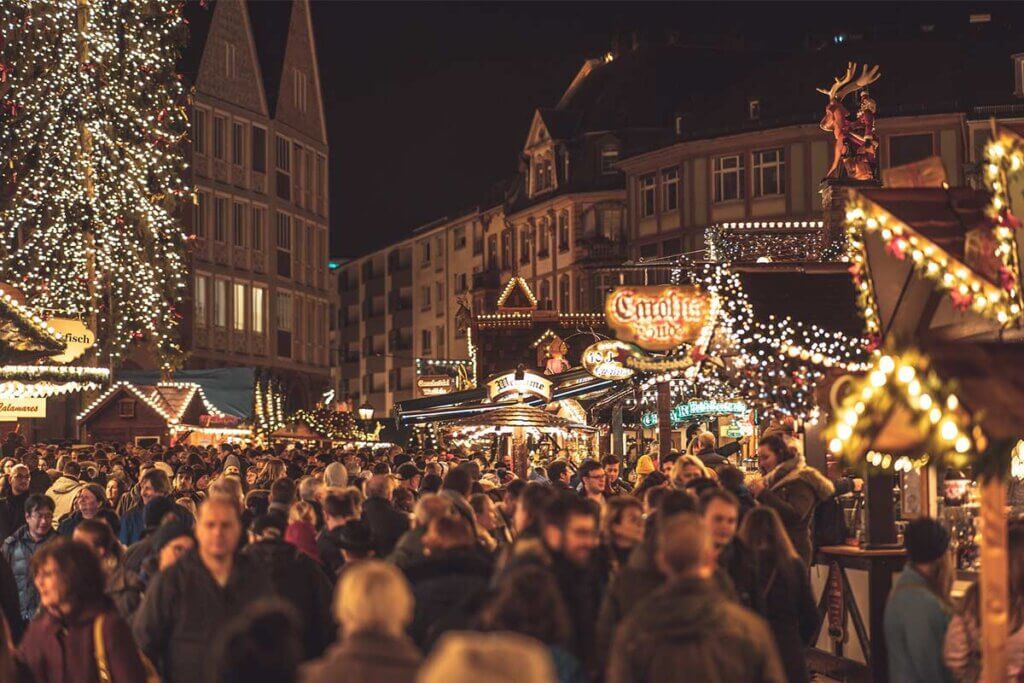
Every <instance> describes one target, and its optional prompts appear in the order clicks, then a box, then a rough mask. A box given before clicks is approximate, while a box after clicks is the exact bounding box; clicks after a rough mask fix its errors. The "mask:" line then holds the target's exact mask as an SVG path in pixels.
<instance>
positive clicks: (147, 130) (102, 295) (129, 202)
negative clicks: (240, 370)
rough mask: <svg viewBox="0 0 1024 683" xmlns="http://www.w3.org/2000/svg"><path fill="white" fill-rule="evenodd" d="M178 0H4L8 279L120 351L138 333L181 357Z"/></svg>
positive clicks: (0, 217)
mask: <svg viewBox="0 0 1024 683" xmlns="http://www.w3.org/2000/svg"><path fill="white" fill-rule="evenodd" d="M182 5H183V3H180V2H179V1H178V0H47V1H46V2H40V1H38V0H4V2H2V3H0V79H2V82H0V164H2V166H0V173H2V183H0V185H2V187H3V191H4V196H3V198H2V200H0V279H2V280H4V281H7V282H10V283H11V284H13V285H15V286H17V287H19V288H21V289H22V290H23V291H24V292H25V294H26V295H27V297H28V299H29V300H30V301H31V302H32V304H33V305H34V306H36V307H38V308H41V309H44V310H48V311H54V312H57V313H59V314H60V315H64V316H69V317H80V318H81V319H82V320H84V321H86V323H87V324H95V325H96V327H97V330H96V332H97V340H98V341H97V346H98V349H97V350H98V353H99V358H100V359H101V361H102V362H104V363H110V364H113V365H117V364H118V363H120V362H121V361H123V360H124V358H125V357H126V356H127V355H128V353H129V351H130V347H131V346H132V345H133V344H136V343H140V342H145V343H153V344H154V345H155V346H156V348H157V349H158V351H159V353H160V355H161V358H162V360H163V362H164V363H165V364H170V365H174V364H176V362H177V361H178V360H179V357H180V347H179V344H178V334H177V324H178V318H179V317H180V314H179V312H178V307H179V306H180V302H181V299H182V296H183V294H184V292H185V283H186V278H185V274H186V267H187V263H186V240H187V235H186V234H185V233H184V230H183V227H182V225H181V223H180V221H179V220H178V219H177V218H176V216H175V215H174V209H175V204H176V203H177V202H178V201H179V200H181V199H183V198H188V197H190V196H191V190H190V189H189V188H188V187H187V186H186V185H185V183H184V179H183V178H184V171H185V161H184V158H183V156H182V151H183V150H182V144H183V140H184V139H185V137H186V135H187V130H188V120H187V115H186V110H185V108H184V106H183V105H184V103H185V88H184V86H183V84H182V82H181V80H180V78H179V76H178V74H177V73H176V71H175V62H176V60H177V59H178V56H179V53H180V50H181V48H182V46H183V45H184V42H185V39H186V38H187V27H186V25H185V23H184V21H183V20H182V17H181V7H182Z"/></svg>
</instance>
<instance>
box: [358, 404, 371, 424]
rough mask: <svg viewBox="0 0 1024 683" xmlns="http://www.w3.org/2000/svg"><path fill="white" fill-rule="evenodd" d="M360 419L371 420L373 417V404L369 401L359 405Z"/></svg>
mask: <svg viewBox="0 0 1024 683" xmlns="http://www.w3.org/2000/svg"><path fill="white" fill-rule="evenodd" d="M359 419H360V420H363V421H364V422H369V421H370V420H372V419H373V406H371V405H370V404H369V403H364V404H363V405H361V406H359Z"/></svg>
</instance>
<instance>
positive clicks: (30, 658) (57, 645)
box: [17, 603, 146, 683]
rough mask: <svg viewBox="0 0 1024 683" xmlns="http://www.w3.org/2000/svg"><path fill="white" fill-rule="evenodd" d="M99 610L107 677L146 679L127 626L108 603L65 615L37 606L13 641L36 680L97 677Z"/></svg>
mask: <svg viewBox="0 0 1024 683" xmlns="http://www.w3.org/2000/svg"><path fill="white" fill-rule="evenodd" d="M101 614H102V615H103V645H104V648H105V651H106V658H107V664H108V665H109V667H110V675H111V681H112V683H135V682H137V681H145V680H146V669H145V667H144V665H143V663H142V659H141V658H140V657H139V651H138V649H137V648H136V647H135V641H134V640H132V632H131V629H130V628H129V627H128V624H127V623H126V622H125V621H124V619H122V618H121V617H120V615H118V613H117V610H115V609H114V607H113V605H111V604H109V603H106V604H104V605H101V606H97V607H93V608H91V609H85V610H82V611H81V612H79V613H78V614H77V615H75V616H73V617H70V618H67V619H58V618H57V617H55V616H54V615H52V614H51V613H50V612H48V611H44V612H42V613H41V614H40V615H39V616H38V617H37V618H36V619H35V620H33V621H32V623H31V624H29V627H28V630H26V631H25V637H24V639H22V641H21V645H20V646H19V647H18V654H17V658H18V661H19V662H20V663H21V664H22V665H24V666H25V668H27V669H28V670H29V671H30V672H31V674H32V677H33V679H34V680H36V681H37V682H43V681H45V682H46V683H99V682H100V677H99V671H98V668H97V666H96V648H95V643H94V637H93V628H94V626H93V625H94V622H95V621H96V618H97V617H98V616H99V615H101Z"/></svg>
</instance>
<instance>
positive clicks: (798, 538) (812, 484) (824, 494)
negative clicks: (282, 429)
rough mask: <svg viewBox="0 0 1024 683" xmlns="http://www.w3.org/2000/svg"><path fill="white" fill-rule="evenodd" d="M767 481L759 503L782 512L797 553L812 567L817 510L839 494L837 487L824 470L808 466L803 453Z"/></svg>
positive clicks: (775, 470) (775, 471)
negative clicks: (834, 495)
mask: <svg viewBox="0 0 1024 683" xmlns="http://www.w3.org/2000/svg"><path fill="white" fill-rule="evenodd" d="M764 481H765V488H764V490H762V491H761V493H759V494H758V495H757V502H759V503H761V504H762V505H767V506H768V507H770V508H773V509H774V510H775V511H776V512H778V513H779V517H780V518H782V524H783V526H785V527H786V533H787V534H789V540H790V541H792V542H793V548H794V549H795V550H796V553H797V555H799V556H800V559H801V560H803V561H804V564H805V565H807V566H810V565H811V562H812V560H813V559H814V557H813V556H814V551H813V545H812V542H811V522H812V521H813V519H814V509H815V508H816V507H818V504H819V503H820V502H822V501H824V500H828V499H829V498H830V497H831V496H832V494H833V493H835V490H836V489H835V486H834V485H833V484H832V482H831V481H829V480H828V479H827V478H826V477H825V475H823V474H822V473H821V472H819V471H818V470H816V469H814V468H813V467H808V466H807V462H806V461H805V460H804V456H802V455H798V456H796V457H794V458H790V459H789V460H786V461H784V462H781V463H779V464H778V465H776V467H775V469H773V470H772V471H771V472H769V473H768V474H766V475H765V477H764Z"/></svg>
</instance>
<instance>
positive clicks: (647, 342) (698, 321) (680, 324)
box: [605, 285, 711, 351]
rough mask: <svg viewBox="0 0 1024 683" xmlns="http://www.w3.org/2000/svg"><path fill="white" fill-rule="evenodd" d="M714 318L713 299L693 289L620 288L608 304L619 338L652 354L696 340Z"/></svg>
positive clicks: (607, 311)
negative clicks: (711, 316) (712, 310)
mask: <svg viewBox="0 0 1024 683" xmlns="http://www.w3.org/2000/svg"><path fill="white" fill-rule="evenodd" d="M710 314H711V298H710V297H709V296H708V295H707V294H705V293H703V292H701V290H700V289H699V288H697V287H692V286H689V287H677V286H675V285H665V286H654V287H619V288H618V289H616V290H614V291H613V292H612V293H611V294H609V295H608V299H607V301H606V302H605V317H606V318H607V319H608V326H609V327H611V328H612V329H613V330H615V335H616V336H617V337H618V338H619V339H621V340H622V341H626V342H634V343H636V345H637V346H639V347H640V348H642V349H647V350H648V351H667V350H668V349H672V348H675V347H677V346H679V345H680V344H682V343H683V342H692V341H694V340H696V339H697V338H698V337H699V336H700V333H701V330H702V329H703V328H704V326H705V325H706V324H707V322H708V318H709V317H710Z"/></svg>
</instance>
